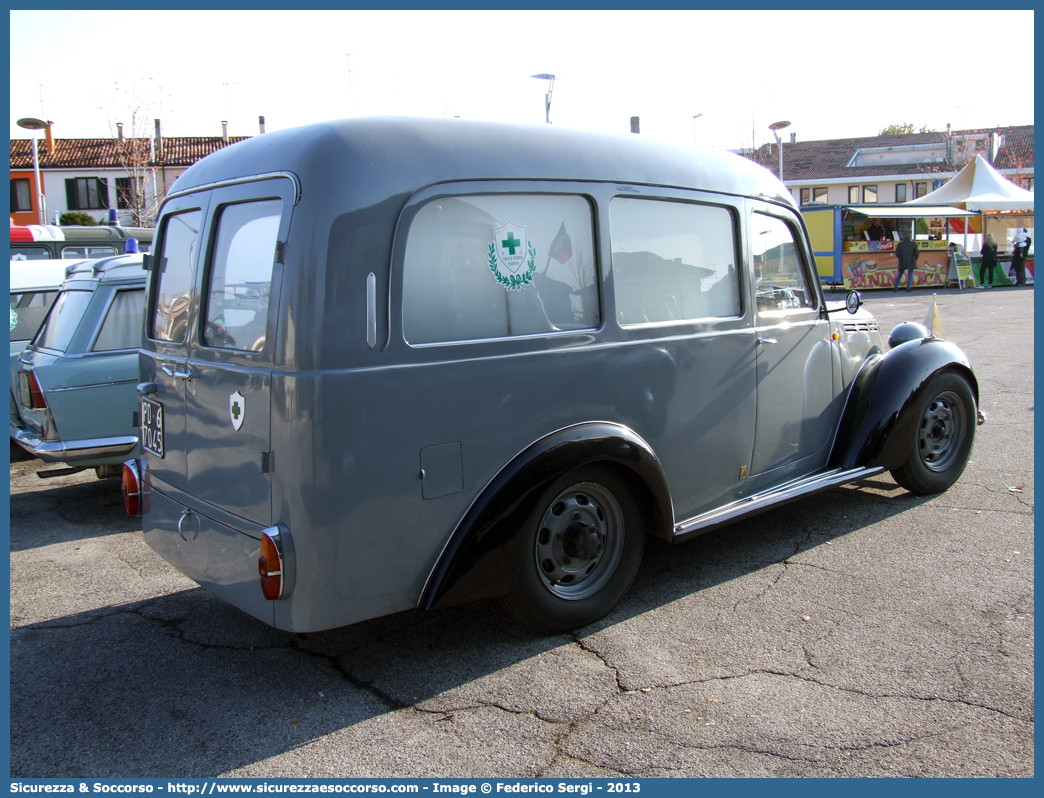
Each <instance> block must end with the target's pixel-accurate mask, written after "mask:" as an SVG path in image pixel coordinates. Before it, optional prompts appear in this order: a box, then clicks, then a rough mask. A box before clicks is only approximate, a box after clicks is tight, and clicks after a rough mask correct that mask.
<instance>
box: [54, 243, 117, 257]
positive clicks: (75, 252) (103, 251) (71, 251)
mask: <svg viewBox="0 0 1044 798" xmlns="http://www.w3.org/2000/svg"><path fill="white" fill-rule="evenodd" d="M117 254H119V253H117V252H116V247H110V246H90V247H86V246H84V247H62V257H63V258H66V259H68V258H106V257H108V256H109V255H117Z"/></svg>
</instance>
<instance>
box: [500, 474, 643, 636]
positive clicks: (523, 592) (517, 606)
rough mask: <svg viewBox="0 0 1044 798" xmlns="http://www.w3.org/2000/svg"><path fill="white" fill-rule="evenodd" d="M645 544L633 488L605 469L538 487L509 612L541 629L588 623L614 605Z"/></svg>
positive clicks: (508, 598)
mask: <svg viewBox="0 0 1044 798" xmlns="http://www.w3.org/2000/svg"><path fill="white" fill-rule="evenodd" d="M644 546H645V531H644V528H643V525H642V516H641V512H640V510H639V507H638V502H637V500H636V498H635V495H634V491H633V490H632V488H631V486H630V485H629V483H628V482H627V480H626V479H624V478H622V477H621V476H620V475H619V474H617V473H616V472H614V471H613V470H611V469H607V468H604V467H596V466H584V467H581V468H577V469H574V470H573V471H570V472H568V473H566V474H564V475H563V476H562V477H560V478H559V479H557V480H555V482H554V483H553V484H552V485H551V486H550V487H549V488H548V489H547V490H546V491H545V492H544V494H543V495H542V497H541V499H540V501H539V503H538V504H537V507H536V509H535V510H534V511H533V513H532V515H531V516H530V517H529V519H528V521H527V522H526V530H525V537H524V541H523V546H522V562H521V566H520V569H519V575H518V579H517V582H516V586H515V589H514V590H513V591H512V592H511V593H509V594H508V595H507V596H505V597H504V603H505V605H506V606H507V608H508V610H509V611H510V612H511V613H512V614H513V615H514V616H515V617H517V618H518V619H519V620H521V621H523V622H524V623H526V624H528V625H530V626H532V627H534V628H537V629H540V630H542V631H552V632H559V631H567V630H570V629H576V628H578V627H580V626H584V625H586V624H589V623H592V622H593V621H596V620H598V619H599V618H601V617H602V616H604V615H606V614H607V613H608V612H609V611H610V610H612V609H613V607H615V606H616V605H617V603H619V601H620V599H621V598H622V596H623V594H624V592H625V591H626V590H627V588H628V587H629V586H630V584H631V581H632V580H633V579H634V575H635V573H636V572H637V571H638V565H639V563H641V560H642V551H643V549H644Z"/></svg>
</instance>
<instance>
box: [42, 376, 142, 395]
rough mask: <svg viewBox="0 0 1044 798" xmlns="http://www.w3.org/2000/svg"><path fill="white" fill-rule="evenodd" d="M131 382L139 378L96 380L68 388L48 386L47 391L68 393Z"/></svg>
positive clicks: (135, 381)
mask: <svg viewBox="0 0 1044 798" xmlns="http://www.w3.org/2000/svg"><path fill="white" fill-rule="evenodd" d="M131 383H137V378H135V379H133V380H116V381H114V382H95V383H91V384H90V385H70V386H69V387H68V388H48V389H47V393H67V392H68V391H85V390H87V389H88V388H112V387H114V386H116V385H130V384H131Z"/></svg>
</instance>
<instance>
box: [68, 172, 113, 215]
mask: <svg viewBox="0 0 1044 798" xmlns="http://www.w3.org/2000/svg"><path fill="white" fill-rule="evenodd" d="M65 199H66V203H67V204H68V206H69V210H70V211H100V210H105V209H107V208H108V207H109V183H108V181H107V180H106V179H105V178H104V177H70V178H68V179H66V181H65Z"/></svg>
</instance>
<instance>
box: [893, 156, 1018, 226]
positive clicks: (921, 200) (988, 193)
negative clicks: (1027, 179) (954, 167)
mask: <svg viewBox="0 0 1044 798" xmlns="http://www.w3.org/2000/svg"><path fill="white" fill-rule="evenodd" d="M940 204H941V205H947V204H949V205H960V206H961V207H962V208H967V209H968V210H970V211H982V212H986V211H1028V212H1030V213H1032V212H1033V192H1032V191H1026V189H1024V188H1021V187H1019V186H1016V185H1015V184H1014V183H1012V182H1011V181H1010V180H1008V179H1007V178H1006V177H1004V175H1002V174H1001V173H1000V172H998V171H997V170H996V169H994V168H993V167H992V166H990V164H989V161H987V160H986V159H985V158H983V157H982V156H981V155H976V156H975V160H974V161H972V162H971V163H969V164H968V165H967V166H966V167H964V168H963V169H962V170H961V171H960V172H958V173H957V175H956V176H955V177H954V178H953V180H951V181H950V182H949V183H947V184H946V185H944V186H943V187H942V188H939V189H936V190H935V191H933V192H931V193H930V194H925V195H924V196H923V197H918V198H917V199H915V200H910V201H909V202H907V203H904V207H906V208H909V209H910V210H913V209H914V208H917V207H920V208H922V209H923V208H924V207H925V206H928V205H936V206H937V205H940ZM924 215H925V216H955V215H956V214H942V213H938V214H924Z"/></svg>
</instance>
